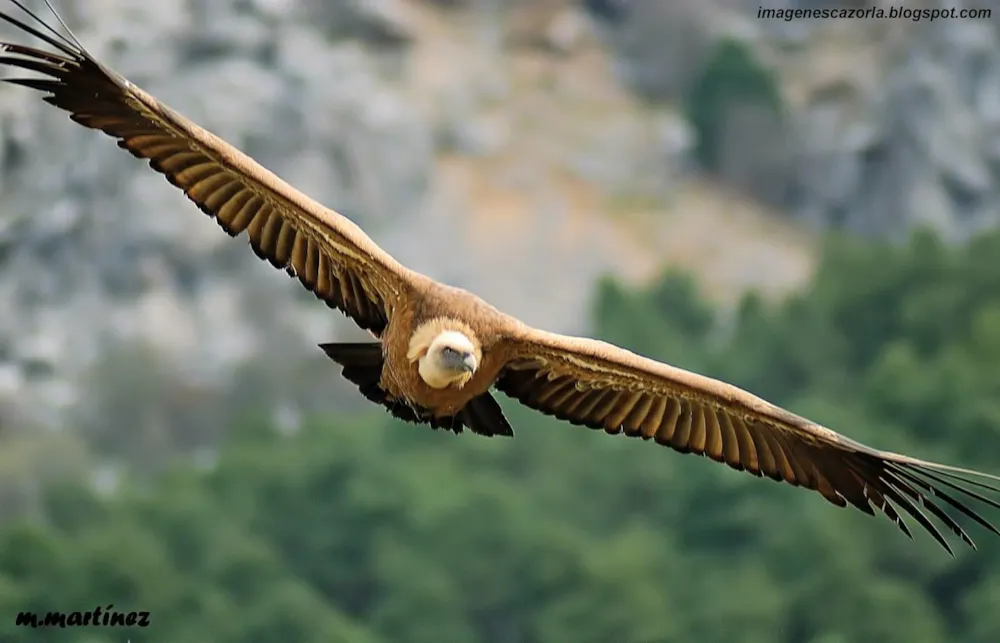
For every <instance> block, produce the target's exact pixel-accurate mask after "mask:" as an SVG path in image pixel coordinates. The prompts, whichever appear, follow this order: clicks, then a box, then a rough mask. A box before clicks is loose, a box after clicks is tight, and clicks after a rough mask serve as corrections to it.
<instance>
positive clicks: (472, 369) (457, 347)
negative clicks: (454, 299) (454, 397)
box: [408, 324, 480, 389]
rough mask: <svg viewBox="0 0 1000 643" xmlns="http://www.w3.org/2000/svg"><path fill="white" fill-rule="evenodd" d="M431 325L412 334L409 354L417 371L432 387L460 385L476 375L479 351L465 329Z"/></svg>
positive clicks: (440, 387) (458, 386)
mask: <svg viewBox="0 0 1000 643" xmlns="http://www.w3.org/2000/svg"><path fill="white" fill-rule="evenodd" d="M434 326H436V328H435V327H431V326H427V327H425V328H421V329H418V330H417V332H416V333H414V335H413V339H412V340H411V342H410V350H409V351H408V352H409V357H410V359H411V360H413V361H416V362H417V372H418V373H420V377H421V379H423V380H424V382H426V383H427V385H428V386H430V387H431V388H436V389H443V388H446V387H448V386H455V387H457V388H461V387H463V386H465V385H466V383H468V381H469V380H470V379H472V376H473V375H475V373H476V369H477V368H478V367H479V358H480V351H479V349H478V348H477V346H476V343H475V341H474V340H473V339H472V338H471V337H470V335H469V334H467V333H466V332H462V331H461V330H455V329H453V328H448V327H447V326H444V325H441V324H435V325H434ZM440 326H444V327H440Z"/></svg>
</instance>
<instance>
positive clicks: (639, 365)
mask: <svg viewBox="0 0 1000 643" xmlns="http://www.w3.org/2000/svg"><path fill="white" fill-rule="evenodd" d="M11 2H12V3H13V4H14V5H16V6H17V7H18V8H20V9H21V10H22V11H23V12H24V13H25V14H26V16H27V17H26V18H22V19H18V18H15V17H14V16H12V15H9V14H8V13H6V12H3V11H0V18H2V19H3V20H4V21H6V22H8V23H10V24H12V25H14V26H16V27H18V28H19V29H20V30H22V31H24V32H26V33H28V34H30V35H32V36H35V37H37V38H38V39H40V40H42V41H44V43H45V44H46V45H47V49H45V48H35V47H31V46H26V45H22V44H17V43H12V42H0V65H3V66H7V67H16V68H19V69H21V70H25V71H28V72H34V76H33V77H26V78H25V77H16V78H4V79H3V80H5V81H6V82H9V83H14V84H17V85H23V86H25V87H29V88H32V89H35V90H38V91H40V92H42V93H43V94H44V97H43V100H45V101H46V102H47V103H50V104H51V105H54V106H55V107H57V108H59V109H61V110H64V111H66V112H68V114H69V117H70V118H71V119H72V120H74V121H76V122H77V123H79V124H80V125H83V126H84V127H89V128H92V129H97V130H101V131H102V132H104V133H105V134H108V135H109V136H111V137H113V138H114V139H115V140H116V141H117V143H118V146H119V147H121V148H123V149H125V150H128V151H129V152H130V153H131V154H132V155H133V156H135V157H137V158H140V159H145V160H147V161H148V162H149V165H150V167H152V168H153V170H155V171H156V172H159V173H160V174H162V175H163V176H164V177H166V179H167V180H168V181H169V182H170V183H172V184H173V185H175V186H177V187H178V188H180V189H181V190H183V192H184V194H186V195H187V197H188V198H189V199H190V200H191V201H193V202H194V203H195V204H196V205H197V206H198V208H199V209H201V211H202V212H204V213H205V214H207V215H208V216H209V217H212V218H213V219H215V221H216V222H217V223H218V224H219V226H220V227H221V228H222V229H223V230H225V231H226V232H227V233H228V234H229V235H230V236H233V237H235V236H237V235H239V234H240V233H243V232H245V233H246V236H247V239H248V240H249V242H250V247H251V248H252V249H253V251H254V253H256V254H257V256H258V257H260V258H261V259H264V260H267V261H268V262H270V263H271V265H273V266H274V267H275V268H280V269H282V270H286V271H287V272H288V273H289V274H290V275H292V276H294V277H296V278H298V280H299V281H300V282H301V283H302V285H303V286H305V287H306V288H307V289H309V290H310V291H312V293H313V294H314V295H315V296H316V297H317V298H319V299H321V300H323V301H324V302H326V304H327V305H328V306H330V307H331V308H336V309H338V310H340V311H341V312H343V313H344V314H345V315H347V316H348V317H349V318H351V319H352V320H353V321H354V322H355V323H356V324H357V325H358V326H360V327H361V328H363V329H365V330H367V331H369V332H370V333H371V335H372V336H373V339H374V340H375V341H371V342H362V343H332V344H323V345H321V348H322V349H323V350H324V351H325V352H326V354H327V355H328V356H329V357H330V358H331V359H332V360H333V361H334V362H336V363H337V364H338V365H339V367H340V368H341V369H342V373H343V376H344V377H345V378H347V380H349V381H350V382H352V383H353V384H354V385H356V386H357V387H358V389H359V390H360V391H361V393H362V394H363V395H364V396H365V397H366V398H367V399H368V400H370V401H371V402H373V403H375V404H378V405H380V406H383V407H385V408H386V409H387V410H388V411H389V412H390V413H391V414H392V415H394V416H395V417H397V418H399V419H402V420H405V421H407V422H412V423H416V424H426V425H429V426H431V427H432V428H435V429H442V428H443V429H448V430H451V431H454V432H456V433H458V432H461V431H462V430H463V429H465V428H468V429H469V430H470V431H472V432H473V433H477V434H479V435H484V436H513V434H514V433H513V430H512V429H511V426H510V424H509V423H508V421H507V419H506V418H505V417H504V414H503V411H502V410H501V408H500V405H499V404H497V401H496V400H495V399H494V397H493V395H492V394H491V389H495V390H496V391H498V392H500V393H503V394H504V395H506V396H508V397H511V398H514V399H515V400H517V401H518V402H520V403H521V404H524V405H525V406H527V407H529V408H532V409H535V410H537V411H540V412H541V413H544V414H546V415H551V416H555V417H556V418H558V419H560V420H564V421H566V422H569V423H571V424H575V425H580V426H585V427H589V428H592V429H601V430H604V431H606V432H607V433H611V434H615V433H624V434H625V435H627V436H632V437H637V438H642V439H643V440H653V441H654V442H656V443H658V444H661V445H664V446H667V447H671V448H673V449H674V450H676V451H679V452H681V453H695V454H698V455H704V456H707V457H709V458H711V459H712V460H715V461H716V462H720V463H725V464H727V465H729V466H730V467H732V468H733V469H737V470H740V471H746V472H748V473H750V474H752V475H755V476H757V477H765V476H766V477H768V478H771V479H772V480H777V481H780V482H785V483H787V484H790V485H794V486H799V487H805V488H806V489H811V490H814V491H816V492H818V493H819V494H821V495H822V496H823V497H824V498H826V500H828V501H829V502H831V503H833V504H835V505H838V506H840V507H845V506H847V505H851V506H854V507H856V508H857V509H859V510H861V511H864V512H865V513H867V514H870V515H874V514H875V513H876V511H877V512H881V513H882V514H884V515H885V516H887V517H888V518H889V519H891V520H892V521H893V522H894V523H895V524H896V525H897V526H898V527H899V529H901V530H902V531H903V532H904V533H906V535H908V536H910V537H911V538H912V536H911V533H910V530H909V527H908V526H907V523H906V522H905V521H904V520H903V515H904V514H905V515H908V516H909V517H910V518H912V519H913V520H914V521H916V523H917V524H919V525H920V526H921V527H922V528H923V529H925V530H926V531H927V532H929V533H930V535H931V536H933V538H934V539H935V540H936V541H937V542H938V543H940V545H941V546H942V547H944V548H945V550H947V551H948V552H949V553H951V551H952V550H951V547H950V546H949V543H948V541H947V539H946V538H945V537H944V536H943V535H942V532H941V527H943V528H944V529H945V530H947V531H951V532H953V533H954V534H955V535H956V536H957V537H958V538H959V539H960V540H961V541H962V542H964V543H965V544H967V545H968V546H970V547H973V548H974V547H975V544H974V543H973V541H972V539H971V538H970V537H969V535H968V534H967V533H966V531H965V529H964V528H963V527H962V526H961V525H960V524H959V523H958V522H957V521H956V519H955V518H953V514H956V513H957V514H963V515H964V516H965V518H968V519H969V520H971V521H974V522H976V523H978V524H979V525H980V526H981V527H983V528H985V529H987V530H989V531H990V532H992V533H994V534H997V535H1000V531H998V530H997V528H996V527H994V526H993V525H992V524H991V523H990V522H988V521H987V520H986V519H984V518H983V517H982V516H981V515H980V514H979V513H978V512H977V511H976V510H975V509H973V508H972V507H971V506H970V505H969V504H967V503H968V502H969V500H970V499H971V500H975V501H977V502H980V503H983V504H985V505H988V506H990V507H992V508H994V509H1000V503H998V502H996V501H995V500H993V499H991V498H989V497H987V496H986V495H984V492H1000V486H998V484H997V483H998V482H1000V477H996V476H990V475H988V474H985V473H980V472H976V471H971V470H968V469H959V468H956V467H950V466H946V465H943V464H937V463H933V462H927V461H924V460H918V459H916V458H911V457H908V456H905V455H900V454H897V453H890V452H887V451H880V450H878V449H873V448H870V447H868V446H865V445H863V444H860V443H858V442H855V441H853V440H851V439H849V438H847V437H844V436H842V435H840V434H839V433H835V432H834V431H831V430H830V429H828V428H826V427H823V426H821V425H819V424H816V423H814V422H811V421H809V420H807V419H806V418H803V417H800V416H798V415H795V414H793V413H791V412H789V411H786V410H784V409H782V408H779V407H777V406H775V405H773V404H771V403H769V402H767V401H765V400H762V399H760V398H759V397H756V396H754V395H752V394H751V393H748V392H746V391H744V390H741V389H739V388H737V387H735V386H732V385H729V384H726V383H724V382H720V381H717V380H714V379H710V378H708V377H703V376H701V375H697V374H695V373H691V372H688V371H685V370H682V369H679V368H675V367H673V366H669V365H667V364H663V363H660V362H656V361H653V360H651V359H646V358H644V357H641V356H639V355H636V354H634V353H632V352H629V351H628V350H625V349H623V348H619V347H617V346H613V345H610V344H607V343H604V342H601V341H596V340H593V339H584V338H578V337H568V336H564V335H557V334H555V333H550V332H545V331H542V330H538V329H535V328H531V327H529V326H527V325H526V324H524V323H522V322H521V321H519V320H518V319H515V318H514V317H511V316H508V315H506V314H504V313H502V312H501V311H499V310H497V309H496V308H494V307H493V306H491V305H490V304H488V303H487V302H485V301H483V300H482V299H480V298H479V297H477V296H475V295H473V294H472V293H470V292H467V291H465V290H462V289H459V288H454V287H451V286H447V285H445V284H442V283H439V282H437V281H434V280H432V279H430V278H429V277H427V276H425V275H422V274H420V273H418V272H415V271H413V270H410V269H408V268H407V267H406V266H403V265H401V264H400V263H398V262H397V261H396V260H395V259H393V258H392V257H391V256H389V254H388V253H386V252H385V251H383V250H382V249H381V248H379V247H378V246H377V245H376V244H375V243H374V242H372V240H371V239H370V238H369V237H368V236H367V235H365V233H364V232H362V230H361V229H360V228H359V227H358V226H357V225H355V224H354V223H352V222H351V221H350V220H348V219H347V218H346V217H344V216H342V215H341V214H338V213H337V212H334V211H333V210H331V209H329V208H327V207H324V206H323V205H321V204H319V203H317V202H316V201H314V200H312V199H311V198H309V197H308V196H306V195H305V194H302V193H301V192H299V191H298V190H296V189H295V188H293V187H292V186H291V185H289V184H288V183H285V182H284V181H282V180H281V179H280V178H278V177H277V176H275V175H274V174H272V173H271V172H269V171H268V170H267V169H265V168H263V167H262V166H261V165H259V164H258V163H256V162H255V161H254V160H253V159H252V158H250V157H248V156H246V155H245V154H243V153H242V152H240V151H239V150H237V149H236V148H235V147H233V146H232V145H229V144H228V143H226V142H225V141H223V140H222V139H220V138H218V137H217V136H215V135H213V134H212V133H211V132H208V131H206V130H204V129H202V128H201V127H199V126H198V125H196V124H195V123H193V122H191V121H190V120H188V119H187V118H185V117H184V116H181V115H180V114H179V113H177V112H176V111H174V110H173V109H171V108H170V107H168V106H167V105H164V104H163V103H161V102H160V101H158V100H157V99H156V98H154V97H153V96H151V95H149V94H148V93H146V92H144V91H143V90H142V89H140V88H138V87H136V86H135V85H133V84H132V83H131V82H129V81H128V80H127V79H125V78H124V77H122V76H121V75H119V74H117V73H115V72H114V71H112V70H111V69H109V68H108V67H106V66H105V65H103V64H101V63H100V62H99V61H98V60H96V59H95V58H94V57H92V56H91V55H90V54H89V53H88V52H87V50H86V49H85V48H84V47H83V45H82V44H80V42H79V41H78V40H77V39H76V38H75V37H74V36H73V35H72V33H71V32H70V31H69V29H68V28H66V25H65V24H64V23H62V20H61V19H59V16H58V15H57V14H56V13H55V10H54V9H52V7H51V5H49V9H50V10H52V12H53V15H54V16H55V18H56V19H57V20H58V21H59V23H60V24H61V25H62V27H63V29H64V31H65V32H66V35H63V34H62V33H61V32H60V31H57V30H56V29H54V28H52V27H51V26H49V25H47V24H46V23H45V22H44V21H43V20H41V19H40V18H39V17H38V16H36V15H34V14H32V13H31V12H30V11H29V10H28V9H27V8H25V7H24V6H23V5H22V4H21V3H20V2H18V0H11ZM46 4H48V1H46ZM946 510H947V511H946ZM956 517H957V516H956Z"/></svg>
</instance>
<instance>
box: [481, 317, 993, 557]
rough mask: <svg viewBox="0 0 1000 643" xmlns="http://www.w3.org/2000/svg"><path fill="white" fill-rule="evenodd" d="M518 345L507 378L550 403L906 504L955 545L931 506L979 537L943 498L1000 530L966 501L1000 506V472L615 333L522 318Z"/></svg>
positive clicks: (847, 499) (755, 470) (740, 462)
mask: <svg viewBox="0 0 1000 643" xmlns="http://www.w3.org/2000/svg"><path fill="white" fill-rule="evenodd" d="M510 350H511V358H510V360H509V361H508V363H507V365H506V367H505V369H504V371H503V373H502V374H501V376H500V378H499V379H498V381H497V383H496V387H497V389H499V390H500V391H502V392H503V393H505V394H507V395H509V396H510V397H513V398H515V399H517V400H518V401H520V402H521V403H522V404H524V405H525V406H528V407H530V408H533V409H536V410H538V411H541V412H542V413H545V414H546V415H552V416H555V417H557V418H559V419H561V420H566V421H568V422H570V423H572V424H577V425H583V426H587V427H590V428H594V429H604V430H605V431H607V432H608V433H624V434H625V435H629V436H635V437H641V438H643V439H646V440H655V441H656V442H657V443H659V444H662V445H664V446H668V447H671V448H673V449H675V450H677V451H680V452H681V453H696V454H699V455H705V456H708V457H709V458H711V459H713V460H715V461H716V462H724V463H725V464H728V465H729V466H730V467H732V468H734V469H737V470H741V471H744V470H745V471H747V472H749V473H752V474H753V475H756V476H758V477H761V476H767V477H769V478H772V479H774V480H778V481H782V482H787V483H789V484H792V485H795V486H802V487H806V488H807V489H813V490H816V491H818V492H819V493H821V494H822V495H823V497H824V498H826V499H827V500H829V501H830V502H832V503H833V504H835V505H838V506H840V507H844V506H847V505H848V504H850V505H853V506H854V507H857V508H858V509H860V510H861V511H864V512H865V513H868V514H872V515H873V514H874V513H875V511H874V510H876V509H877V510H879V511H881V512H882V513H884V514H885V515H886V516H888V517H889V518H890V519H892V520H893V521H894V522H895V523H896V525H898V526H899V528H900V529H901V530H903V532H904V533H906V535H908V536H910V535H911V534H910V531H909V529H908V528H907V526H906V523H905V522H904V521H903V519H902V518H901V516H900V515H899V513H898V511H897V509H901V510H902V511H903V512H905V513H907V514H909V515H910V516H912V517H913V519H915V520H916V521H917V522H918V523H919V524H920V525H921V526H922V527H923V528H924V529H926V530H927V531H928V532H929V533H930V534H931V535H932V536H933V537H934V538H935V539H936V540H937V541H938V542H939V543H940V544H941V545H942V546H943V547H944V548H945V549H946V550H947V551H948V552H949V553H951V548H950V547H949V545H948V543H947V541H946V540H945V538H944V537H943V536H942V534H941V532H940V531H939V530H938V528H937V527H936V526H935V524H934V523H933V522H932V521H931V520H930V519H929V518H928V516H927V514H926V513H925V511H926V512H927V513H929V514H930V515H931V516H932V517H933V518H935V519H937V520H938V521H940V523H941V524H943V525H944V526H945V527H946V528H948V529H950V530H951V531H953V532H954V533H955V534H957V535H958V536H959V538H961V539H962V540H963V541H964V542H965V543H966V544H968V545H969V546H971V547H973V548H975V544H974V543H973V541H972V539H971V538H970V537H969V536H968V534H966V532H965V530H964V529H963V528H962V527H961V526H960V525H959V524H958V523H957V522H956V521H955V520H954V519H953V518H951V517H950V516H949V515H948V514H947V513H945V511H944V510H943V506H944V505H950V506H951V508H953V509H955V510H958V511H959V512H961V513H963V514H965V515H966V516H967V517H969V518H971V519H972V520H974V521H975V522H978V523H979V524H980V525H982V526H983V527H985V528H987V529H989V530H990V531H991V532H993V533H994V534H997V535H1000V531H998V530H997V529H996V528H995V527H994V526H993V525H992V524H990V523H989V522H987V521H986V520H985V519H984V518H982V517H981V516H980V515H979V514H978V513H976V511H974V510H973V509H972V508H970V507H969V506H968V505H967V504H966V501H967V499H969V498H972V499H975V500H978V501H981V502H983V503H985V504H987V505H989V506H991V507H994V508H998V509H1000V504H998V503H997V502H996V501H995V500H993V499H990V498H987V497H985V496H983V495H982V494H981V493H978V492H977V491H976V490H975V489H976V488H980V489H985V490H988V491H995V492H1000V488H998V487H996V486H991V485H988V484H986V483H985V482H983V481H981V480H982V479H988V480H990V481H993V482H994V483H996V482H998V481H1000V478H998V477H995V476H990V475H988V474H984V473H979V472H977V471H969V470H965V469H958V468H954V467H949V466H945V465H941V464H936V463H932V462H925V461H923V460H917V459H915V458H910V457H907V456H904V455H899V454H895V453H889V452H886V451H879V450H876V449H872V448H869V447H867V446H865V445H863V444H860V443H858V442H855V441H853V440H851V439H849V438H846V437H844V436H842V435H840V434H839V433H836V432H834V431H831V430H830V429H827V428H826V427H823V426H820V425H819V424H816V423H814V422H811V421H809V420H807V419H805V418H803V417H800V416H798V415H795V414H793V413H791V412H789V411H786V410H784V409H782V408H779V407H777V406H775V405H773V404H770V403H768V402H766V401H764V400H762V399H760V398H759V397H756V396H754V395H752V394H751V393H748V392H747V391H744V390H742V389H739V388H737V387H735V386H732V385H730V384H726V383H724V382H720V381H718V380H714V379H711V378H708V377H703V376H701V375H697V374H695V373H691V372H689V371H685V370H682V369H679V368H675V367H672V366H668V365H666V364H662V363H660V362H656V361H653V360H650V359H646V358H644V357H641V356H639V355H636V354H634V353H631V352H629V351H626V350H624V349H621V348H618V347H617V346H612V345H611V344H607V343H605V342H600V341H596V340H591V339H582V338H576V337H566V336H563V335H557V334H553V333H546V332H542V331H538V330H534V329H523V330H521V331H520V332H519V333H517V334H516V335H515V338H514V339H513V340H512V345H511V348H510ZM975 478H980V479H981V480H976V479H975Z"/></svg>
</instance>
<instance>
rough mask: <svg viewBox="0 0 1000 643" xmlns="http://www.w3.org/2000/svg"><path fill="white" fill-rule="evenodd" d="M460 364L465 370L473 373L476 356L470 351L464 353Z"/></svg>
mask: <svg viewBox="0 0 1000 643" xmlns="http://www.w3.org/2000/svg"><path fill="white" fill-rule="evenodd" d="M462 366H463V367H464V368H465V370H466V371H468V372H470V373H475V372H476V366H477V364H476V356H475V355H473V354H472V353H466V354H465V355H463V356H462Z"/></svg>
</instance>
